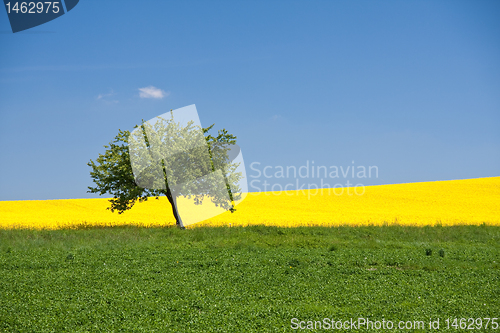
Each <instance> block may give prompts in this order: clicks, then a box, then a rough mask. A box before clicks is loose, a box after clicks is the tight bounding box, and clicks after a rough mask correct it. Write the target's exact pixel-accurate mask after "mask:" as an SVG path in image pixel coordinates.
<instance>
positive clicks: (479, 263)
mask: <svg viewBox="0 0 500 333" xmlns="http://www.w3.org/2000/svg"><path fill="white" fill-rule="evenodd" d="M0 278H1V283H0V331H2V332H90V331H92V332H291V331H293V330H292V329H291V319H292V318H298V319H299V320H323V318H333V319H336V320H338V319H343V320H349V319H350V318H358V317H363V318H369V319H372V320H382V319H384V318H385V319H386V320H391V321H394V322H397V321H399V320H402V321H407V320H410V321H413V320H423V321H425V322H426V323H427V322H428V321H429V320H431V319H436V318H441V327H443V325H444V324H443V320H445V319H446V318H481V317H500V312H499V310H500V227H497V226H487V225H482V226H452V227H444V226H435V227H408V226H382V227H375V226H367V227H363V226H362V227H335V228H331V227H297V228H282V227H272V226H249V227H232V228H229V227H219V228H210V227H200V228H194V229H187V230H179V229H177V228H168V227H167V228H140V227H133V226H122V227H106V228H98V227H89V228H83V227H81V228H80V229H62V230H26V229H24V230H23V229H12V230H0ZM318 331H320V330H318ZM358 331H360V332H364V331H367V330H363V329H361V330H360V329H358ZM368 331H369V330H368ZM379 331H381V332H383V331H384V330H379ZM422 331H428V330H427V329H426V330H415V332H422ZM482 331H485V330H482ZM488 331H489V330H488ZM493 331H494V330H493Z"/></svg>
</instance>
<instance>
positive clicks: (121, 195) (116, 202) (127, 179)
mask: <svg viewBox="0 0 500 333" xmlns="http://www.w3.org/2000/svg"><path fill="white" fill-rule="evenodd" d="M157 119H158V120H157V121H156V122H155V123H153V124H151V123H150V122H144V121H142V124H141V125H140V126H135V130H134V131H132V133H131V132H129V131H122V130H119V131H118V135H117V136H116V137H115V138H114V140H113V141H112V142H110V143H109V145H106V146H104V147H105V148H106V151H105V153H104V154H99V157H98V158H97V159H96V161H95V162H94V161H92V160H90V162H89V163H88V165H89V166H90V167H91V168H92V171H91V172H90V175H91V177H92V180H93V181H94V183H95V187H91V186H89V187H88V188H89V190H88V192H89V193H99V194H100V195H103V194H111V195H112V196H113V198H112V199H110V200H109V201H110V203H111V206H110V207H108V208H107V209H110V210H111V211H112V212H114V211H117V212H118V214H121V213H123V212H125V211H126V210H128V209H130V208H132V207H133V205H134V204H135V202H137V201H139V202H142V201H146V200H148V198H149V197H156V199H158V198H159V196H161V195H165V196H166V197H167V198H168V201H169V203H170V205H171V207H172V212H173V215H174V217H175V220H176V225H177V226H179V227H181V228H183V227H184V224H183V222H182V218H181V216H180V214H179V210H178V206H177V198H178V197H179V196H185V197H187V198H188V199H193V200H194V204H197V205H200V204H202V203H203V200H204V199H208V200H210V201H211V202H212V203H213V204H214V205H215V206H217V207H222V208H223V209H225V210H230V211H231V212H234V211H235V208H234V202H235V201H237V200H239V199H240V198H241V189H240V188H239V186H238V183H239V181H240V180H241V179H242V174H241V173H240V172H236V168H237V167H238V164H237V163H232V159H233V158H234V155H235V154H236V155H237V153H238V152H239V148H237V146H236V137H235V136H234V135H232V134H229V133H228V132H227V131H226V130H225V129H222V130H219V131H218V133H217V136H212V135H209V134H207V133H208V132H209V131H210V129H212V127H213V126H214V125H211V126H209V127H207V128H201V127H199V126H196V125H194V122H193V121H190V122H188V124H187V125H186V126H182V125H181V124H180V123H177V122H175V121H174V117H173V114H172V116H171V118H170V119H164V118H160V117H158V118H157ZM231 156H233V158H231Z"/></svg>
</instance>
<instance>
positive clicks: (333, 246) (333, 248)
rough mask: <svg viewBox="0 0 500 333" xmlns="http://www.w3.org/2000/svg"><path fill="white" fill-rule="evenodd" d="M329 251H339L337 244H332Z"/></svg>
mask: <svg viewBox="0 0 500 333" xmlns="http://www.w3.org/2000/svg"><path fill="white" fill-rule="evenodd" d="M328 251H337V247H336V246H335V245H331V246H330V247H329V248H328Z"/></svg>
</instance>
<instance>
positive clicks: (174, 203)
mask: <svg viewBox="0 0 500 333" xmlns="http://www.w3.org/2000/svg"><path fill="white" fill-rule="evenodd" d="M165 195H166V196H167V198H168V202H170V205H171V206H172V212H173V213H174V217H175V224H176V225H177V226H178V227H179V228H181V229H185V227H184V224H182V219H181V216H180V214H179V212H178V211H177V197H176V196H173V195H172V192H171V191H170V188H167V193H165Z"/></svg>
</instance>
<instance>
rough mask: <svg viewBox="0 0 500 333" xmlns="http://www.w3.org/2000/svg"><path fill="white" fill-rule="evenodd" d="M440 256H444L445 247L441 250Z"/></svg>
mask: <svg viewBox="0 0 500 333" xmlns="http://www.w3.org/2000/svg"><path fill="white" fill-rule="evenodd" d="M439 256H440V257H443V258H444V250H443V249H441V250H439Z"/></svg>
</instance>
